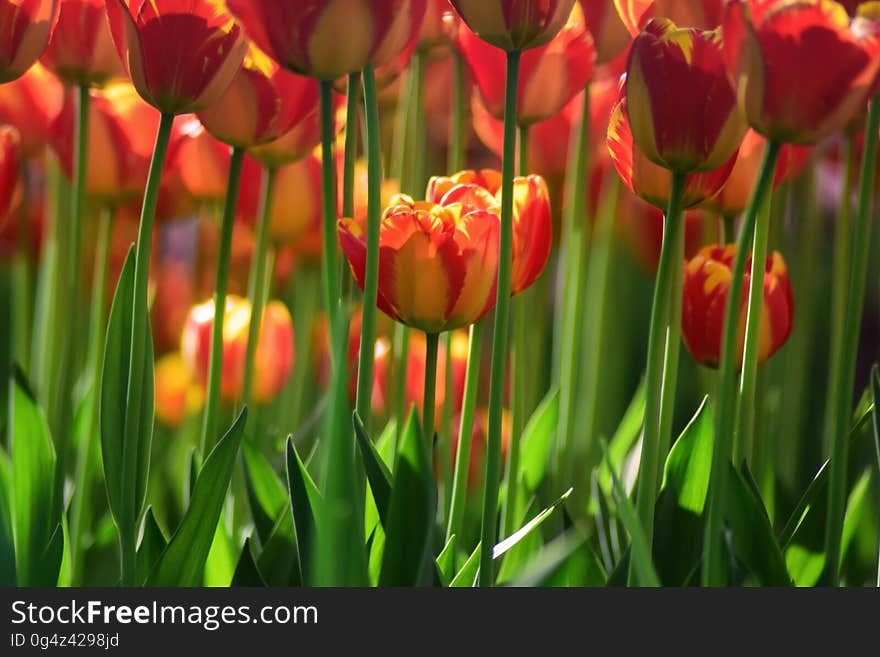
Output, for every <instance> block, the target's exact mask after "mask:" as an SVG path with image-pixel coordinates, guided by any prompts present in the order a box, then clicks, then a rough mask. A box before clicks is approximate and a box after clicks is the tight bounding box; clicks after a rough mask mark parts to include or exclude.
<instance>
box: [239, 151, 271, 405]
mask: <svg viewBox="0 0 880 657" xmlns="http://www.w3.org/2000/svg"><path fill="white" fill-rule="evenodd" d="M276 174H277V169H275V167H266V169H265V170H264V171H263V189H262V193H261V199H260V218H259V220H258V221H257V237H256V245H255V246H254V259H253V261H252V262H251V273H250V285H249V286H248V297H249V299H250V303H251V316H250V323H249V324H248V339H247V352H246V354H245V360H244V378H243V379H242V388H241V397H242V405H243V406H246V407H247V408H250V407H251V400H252V398H253V385H254V359H255V357H256V355H257V345H258V344H259V342H260V330H261V328H262V325H263V309H264V307H265V303H266V298H267V297H268V294H267V288H268V286H269V284H270V283H269V281H270V276H269V271H268V270H269V266H268V259H269V220H270V217H271V216H272V199H273V197H274V195H275V180H276V178H277V175H276Z"/></svg>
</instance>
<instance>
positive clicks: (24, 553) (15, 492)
mask: <svg viewBox="0 0 880 657" xmlns="http://www.w3.org/2000/svg"><path fill="white" fill-rule="evenodd" d="M9 395H10V396H9V428H10V433H9V450H10V458H11V466H12V470H11V473H12V477H11V482H12V485H11V487H10V493H11V495H10V498H11V509H12V514H11V517H12V528H13V536H14V543H15V558H16V562H15V572H16V575H17V583H18V585H19V586H55V584H56V582H57V579H58V569H59V568H60V567H61V555H60V552H59V553H58V561H57V563H56V562H55V561H45V559H46V558H47V557H51V558H52V559H54V558H55V554H54V551H49V552H47V549H49V547H50V543H52V541H53V540H60V536H59V537H54V536H53V535H54V534H55V533H56V530H58V529H59V528H60V524H59V511H60V504H59V501H58V500H56V499H55V448H54V446H53V444H52V438H51V437H50V435H49V426H48V424H47V422H46V416H45V415H44V414H43V411H42V410H41V409H40V407H39V406H38V405H37V403H36V401H35V400H34V396H33V395H32V394H31V391H30V388H29V386H28V385H27V383H26V382H25V380H24V376H23V375H22V374H21V372H20V371H18V370H17V369H16V370H15V372H14V374H13V377H12V381H11V382H10V388H9ZM59 534H60V532H59Z"/></svg>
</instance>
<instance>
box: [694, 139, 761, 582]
mask: <svg viewBox="0 0 880 657" xmlns="http://www.w3.org/2000/svg"><path fill="white" fill-rule="evenodd" d="M778 157H779V144H778V143H776V142H772V141H771V142H767V147H766V149H765V151H764V160H763V162H762V163H761V169H760V172H759V174H758V180H757V182H756V184H755V188H754V190H753V191H752V197H751V199H750V200H749V205H748V207H747V208H746V211H745V215H744V220H743V225H742V227H741V228H740V233H739V239H738V241H737V247H736V256H735V257H734V260H733V274H732V276H731V281H733V283H731V286H730V292H729V296H728V299H727V310H726V312H725V314H724V332H723V334H722V342H721V367H720V371H719V376H718V397H717V400H716V401H717V404H716V408H715V443H714V445H713V447H712V471H711V472H712V474H711V479H710V481H709V493H708V498H707V501H706V522H705V524H706V530H705V531H706V533H705V537H704V540H703V562H702V566H701V571H702V572H701V582H702V584H703V586H720V585H722V584H724V582H725V577H724V563H723V559H722V555H723V549H724V548H723V537H722V535H721V524H722V513H721V511H722V508H721V505H722V499H723V495H724V491H725V489H726V487H727V474H728V468H729V467H730V459H731V456H732V447H733V433H734V422H735V421H736V373H737V370H738V369H739V353H738V350H737V334H738V328H739V315H740V312H739V311H740V306H741V300H742V287H743V286H742V282H741V281H742V280H743V274H744V273H745V264H746V258H747V256H748V251H749V247H750V246H751V242H752V237H753V236H754V233H755V223H756V221H757V214H758V209H759V208H760V207H761V204H762V203H763V201H764V197H765V196H767V194H769V193H770V189H771V186H772V184H773V174H774V171H775V170H776V161H777V159H778Z"/></svg>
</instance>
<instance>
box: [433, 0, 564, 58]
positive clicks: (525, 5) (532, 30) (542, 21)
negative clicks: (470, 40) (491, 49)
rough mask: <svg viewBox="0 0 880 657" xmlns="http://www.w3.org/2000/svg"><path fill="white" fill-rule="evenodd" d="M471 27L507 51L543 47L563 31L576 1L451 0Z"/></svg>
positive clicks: (488, 40)
mask: <svg viewBox="0 0 880 657" xmlns="http://www.w3.org/2000/svg"><path fill="white" fill-rule="evenodd" d="M450 2H451V3H452V6H453V7H455V10H456V11H457V12H458V15H459V16H461V18H462V20H463V21H464V22H465V23H467V26H468V27H469V28H470V29H471V30H472V31H473V32H475V33H476V34H477V36H479V37H480V38H481V39H483V40H484V41H486V42H487V43H490V44H492V45H493V46H495V47H496V48H501V49H503V50H507V51H513V50H529V49H531V48H537V47H538V46H543V45H544V44H545V43H547V42H548V41H550V40H551V39H552V38H553V37H554V36H556V33H557V32H559V30H560V29H562V26H563V25H564V24H565V21H566V19H567V18H568V15H569V13H571V8H572V5H574V0H543V1H542V2H535V1H534V0H450Z"/></svg>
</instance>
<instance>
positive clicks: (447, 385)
mask: <svg viewBox="0 0 880 657" xmlns="http://www.w3.org/2000/svg"><path fill="white" fill-rule="evenodd" d="M454 341H455V334H454V333H453V332H452V331H446V333H444V334H443V349H444V351H443V361H444V362H443V372H444V377H443V400H444V403H443V415H442V417H441V418H440V431H439V432H438V436H437V455H438V456H437V460H438V462H439V471H440V475H439V478H440V491H441V494H442V497H441V498H440V501H441V502H442V504H441V508H440V511H441V513H445V512H446V510H447V509H448V508H449V505H450V504H451V503H452V415H453V413H454V411H455V408H454V405H455V403H456V399H455V386H454V381H453V378H454V377H453V376H452V347H453V344H454ZM443 520H444V522H445V520H446V517H445V516H443Z"/></svg>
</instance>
